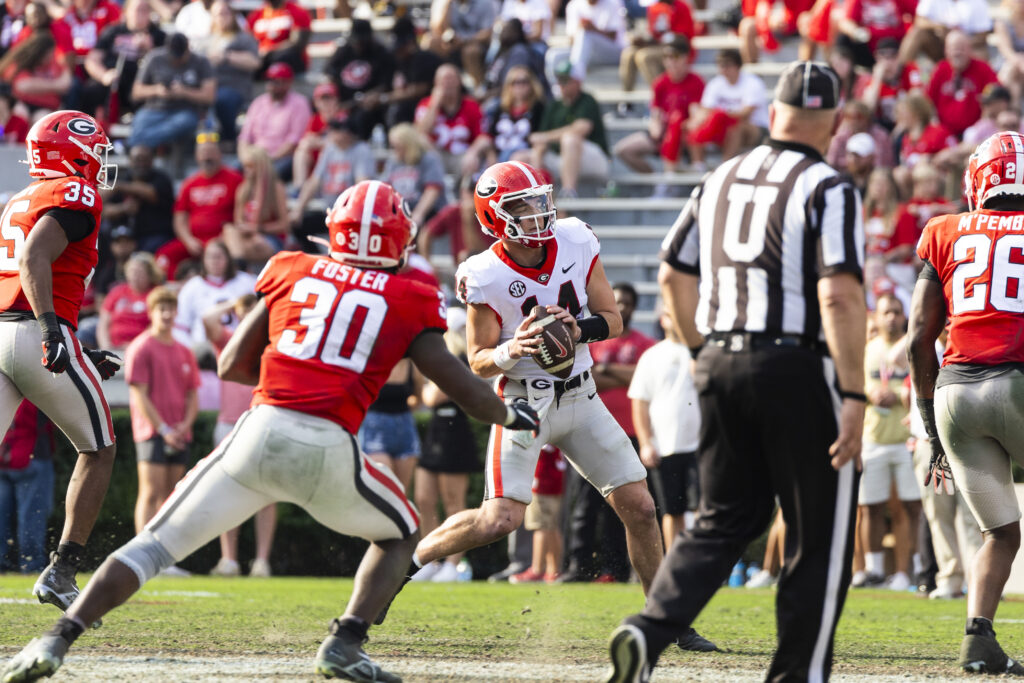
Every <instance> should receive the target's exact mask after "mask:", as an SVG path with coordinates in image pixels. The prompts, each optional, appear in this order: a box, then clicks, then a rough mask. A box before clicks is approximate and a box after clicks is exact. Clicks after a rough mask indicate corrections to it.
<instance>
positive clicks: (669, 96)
mask: <svg viewBox="0 0 1024 683" xmlns="http://www.w3.org/2000/svg"><path fill="white" fill-rule="evenodd" d="M651 89H652V90H653V91H654V94H653V96H652V97H651V106H652V107H654V108H655V109H660V110H661V111H662V112H664V114H665V121H678V120H683V121H685V120H686V119H687V118H688V117H689V116H690V105H691V104H694V103H696V104H700V98H701V95H703V94H704V81H703V80H702V79H701V77H700V76H698V75H697V74H695V73H693V72H692V71H691V72H690V73H688V74H686V76H685V77H684V78H683V80H681V81H679V82H678V83H676V82H674V81H673V80H672V79H671V78H669V77H668V74H667V73H663V74H661V75H660V76H658V77H657V78H655V79H654V83H652V84H651ZM680 117H682V118H681V119H680Z"/></svg>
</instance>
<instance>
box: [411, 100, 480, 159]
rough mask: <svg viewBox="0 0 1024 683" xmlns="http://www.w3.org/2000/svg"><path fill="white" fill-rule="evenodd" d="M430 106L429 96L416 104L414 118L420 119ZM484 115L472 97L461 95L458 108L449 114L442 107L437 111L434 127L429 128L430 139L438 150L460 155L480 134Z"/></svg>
mask: <svg viewBox="0 0 1024 683" xmlns="http://www.w3.org/2000/svg"><path fill="white" fill-rule="evenodd" d="M429 107H430V96H427V97H424V98H423V99H422V100H420V103H419V104H418V105H416V120H417V121H418V120H420V119H421V118H422V117H423V115H424V114H425V113H426V111H427V109H428V108H429ZM483 119H484V115H483V113H481V111H480V105H479V104H477V102H476V100H474V99H473V98H472V97H463V98H462V104H460V105H459V110H458V111H457V112H455V114H454V115H452V116H449V115H448V114H447V112H445V110H444V108H441V109H439V110H438V111H437V118H436V119H434V127H433V128H432V129H431V130H430V141H431V142H432V143H434V147H435V148H437V150H438V151H439V152H448V153H449V154H455V155H462V154H465V153H466V150H467V149H469V145H470V144H471V143H472V142H473V141H474V140H476V139H477V137H479V136H480V129H481V126H482V125H483Z"/></svg>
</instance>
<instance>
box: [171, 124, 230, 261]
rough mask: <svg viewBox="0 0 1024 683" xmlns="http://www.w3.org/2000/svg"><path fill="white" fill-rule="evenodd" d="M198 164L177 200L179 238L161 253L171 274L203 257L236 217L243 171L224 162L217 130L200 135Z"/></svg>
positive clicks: (197, 141) (197, 152)
mask: <svg viewBox="0 0 1024 683" xmlns="http://www.w3.org/2000/svg"><path fill="white" fill-rule="evenodd" d="M196 163H197V164H198V166H199V170H198V171H196V172H195V173H194V174H192V175H191V176H189V177H188V178H186V179H185V181H184V182H183V183H182V184H181V188H180V189H179V191H178V198H177V200H175V202H174V214H173V221H174V234H175V237H176V239H174V240H172V241H171V242H169V243H168V244H166V245H165V246H164V247H163V248H161V249H160V250H159V252H158V253H157V261H158V262H159V263H160V265H161V267H163V269H164V271H165V272H167V273H169V274H171V275H173V274H174V273H175V271H176V270H177V267H178V264H179V263H181V262H182V261H184V260H185V259H188V258H199V257H200V256H202V253H203V248H204V247H205V246H206V245H207V244H208V243H209V242H210V240H215V239H219V238H220V237H221V235H222V234H223V231H224V229H225V228H226V227H228V226H230V225H231V222H232V221H233V220H234V216H235V193H236V192H237V191H238V186H239V185H241V184H242V174H241V173H239V172H237V171H235V170H234V169H233V168H230V167H228V166H225V165H224V163H223V158H222V156H221V151H220V145H219V138H218V136H217V134H216V133H200V134H199V135H198V136H196Z"/></svg>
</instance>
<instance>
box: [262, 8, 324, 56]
mask: <svg viewBox="0 0 1024 683" xmlns="http://www.w3.org/2000/svg"><path fill="white" fill-rule="evenodd" d="M311 25H312V20H311V18H310V16H309V12H307V11H306V10H304V9H302V8H301V7H299V6H298V5H297V4H295V3H294V2H286V3H284V4H283V5H281V6H280V7H277V8H274V7H271V6H270V5H264V6H263V7H261V8H259V9H257V10H253V11H252V13H251V14H250V15H249V29H250V30H251V31H252V34H253V36H255V38H256V40H257V41H259V44H260V54H263V53H265V52H268V51H270V50H273V49H274V48H276V47H278V46H279V45H281V44H282V43H284V42H287V41H288V39H289V38H290V37H291V35H292V31H293V30H296V31H308V30H310V26H311Z"/></svg>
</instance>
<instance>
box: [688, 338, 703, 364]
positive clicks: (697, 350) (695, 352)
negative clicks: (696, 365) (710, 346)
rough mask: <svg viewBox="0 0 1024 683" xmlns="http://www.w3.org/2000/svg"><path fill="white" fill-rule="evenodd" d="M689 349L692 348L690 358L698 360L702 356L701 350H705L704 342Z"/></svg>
mask: <svg viewBox="0 0 1024 683" xmlns="http://www.w3.org/2000/svg"><path fill="white" fill-rule="evenodd" d="M689 348H690V358H692V359H694V360H697V356H699V355H700V350H701V349H703V348H704V342H701V343H700V344H698V345H697V346H691V347H689Z"/></svg>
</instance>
